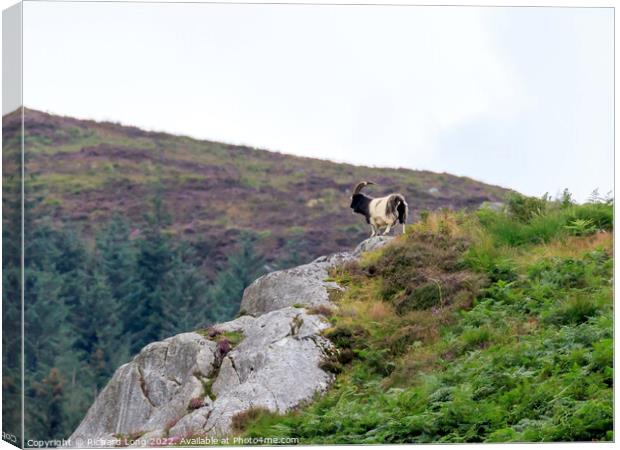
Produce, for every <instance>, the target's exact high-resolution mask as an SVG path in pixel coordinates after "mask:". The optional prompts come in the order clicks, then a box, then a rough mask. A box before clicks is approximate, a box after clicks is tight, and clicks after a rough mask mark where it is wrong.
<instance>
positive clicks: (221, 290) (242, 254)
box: [209, 234, 265, 321]
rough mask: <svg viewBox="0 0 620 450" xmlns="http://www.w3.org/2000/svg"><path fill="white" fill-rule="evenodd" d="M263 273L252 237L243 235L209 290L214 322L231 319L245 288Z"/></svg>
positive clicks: (260, 259)
mask: <svg viewBox="0 0 620 450" xmlns="http://www.w3.org/2000/svg"><path fill="white" fill-rule="evenodd" d="M264 271H265V269H264V259H263V257H262V256H261V255H259V254H257V253H256V252H255V250H254V244H253V241H252V237H251V236H250V235H247V234H246V235H243V236H242V237H241V242H240V248H239V250H238V251H237V253H235V254H233V255H232V256H230V257H229V258H228V261H227V265H226V269H225V270H223V271H222V272H220V273H219V274H218V275H217V277H216V279H215V282H214V284H213V285H212V286H211V288H210V289H209V297H210V299H211V304H212V308H213V318H214V320H215V321H222V320H229V319H231V318H232V317H233V316H234V315H235V314H236V313H237V312H238V311H239V305H240V304H241V299H242V297H243V291H244V290H245V288H246V287H248V286H249V285H250V283H252V282H253V281H254V280H255V279H256V278H257V277H259V276H260V275H262V274H263V273H264Z"/></svg>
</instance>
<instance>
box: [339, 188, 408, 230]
mask: <svg viewBox="0 0 620 450" xmlns="http://www.w3.org/2000/svg"><path fill="white" fill-rule="evenodd" d="M369 184H375V183H373V182H372V181H362V182H361V183H358V185H357V186H355V190H354V191H353V195H352V196H351V209H353V214H355V213H357V214H361V215H363V216H364V217H366V223H368V224H370V227H371V228H372V234H371V235H370V237H373V236H376V235H377V233H378V232H379V230H380V228H382V227H387V228H386V229H385V231H384V232H383V235H384V236H385V235H386V234H388V233H389V232H390V230H391V229H392V227H393V226H394V225H396V223H397V222H399V223H402V224H403V233H404V232H405V222H406V221H407V212H408V207H407V202H406V201H405V197H404V196H403V195H401V194H389V195H386V196H385V197H379V198H373V197H369V196H367V195H364V194H362V193H361V190H362V189H363V188H364V187H366V186H368V185H369Z"/></svg>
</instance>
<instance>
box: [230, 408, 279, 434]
mask: <svg viewBox="0 0 620 450" xmlns="http://www.w3.org/2000/svg"><path fill="white" fill-rule="evenodd" d="M265 414H266V415H269V414H271V412H270V411H269V410H268V409H267V408H263V407H258V406H254V407H252V408H250V409H247V410H245V411H242V412H240V413H237V414H235V415H234V416H233V417H232V422H231V428H232V431H233V433H235V434H239V433H242V432H243V431H245V430H246V428H247V426H248V424H249V423H250V422H253V421H256V420H258V419H259V418H260V417H261V416H263V415H265Z"/></svg>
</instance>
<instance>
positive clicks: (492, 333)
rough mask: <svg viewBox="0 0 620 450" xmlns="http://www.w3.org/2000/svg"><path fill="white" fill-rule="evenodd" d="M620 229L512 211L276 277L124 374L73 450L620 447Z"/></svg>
mask: <svg viewBox="0 0 620 450" xmlns="http://www.w3.org/2000/svg"><path fill="white" fill-rule="evenodd" d="M612 217H613V205H612V203H611V201H596V202H591V203H588V204H585V205H574V204H572V203H571V202H570V199H569V197H568V196H565V197H564V199H563V201H561V202H560V201H555V202H549V201H546V200H538V199H526V198H524V197H519V196H515V197H512V199H511V200H510V201H509V203H508V206H507V208H506V209H505V210H502V211H495V210H489V209H482V210H480V211H477V212H476V213H452V212H447V211H446V212H441V213H433V214H428V215H424V216H423V217H422V218H421V221H420V222H419V223H417V224H415V225H414V226H412V227H410V229H409V231H408V232H407V234H405V235H400V236H398V237H395V238H391V237H375V238H370V239H368V240H366V241H363V242H362V243H360V244H359V245H358V246H357V248H356V249H355V250H353V251H348V252H341V253H337V254H332V255H326V256H323V257H320V258H317V259H316V260H315V261H313V262H311V263H308V264H305V265H302V266H299V267H295V268H291V269H287V270H282V271H276V272H272V273H269V274H267V275H265V276H263V277H261V278H259V279H258V280H256V281H255V282H253V283H252V284H251V285H250V286H249V287H248V289H246V291H245V293H244V297H243V302H242V310H241V311H240V313H239V317H238V318H236V319H235V320H233V321H230V322H226V323H221V324H214V325H212V326H210V327H208V328H203V329H197V330H195V331H194V332H192V333H183V334H180V335H177V336H174V337H171V338H168V339H166V340H164V341H161V342H153V343H151V344H149V345H148V346H146V347H144V348H143V349H142V350H141V351H140V352H139V354H137V355H136V356H135V357H134V358H133V359H132V360H131V361H130V362H129V363H128V364H125V365H123V366H121V367H120V368H119V369H118V370H117V371H116V373H115V374H114V376H113V378H112V380H111V381H110V382H109V383H108V385H107V386H106V387H105V389H103V391H102V392H101V394H100V395H99V396H98V397H97V399H96V400H95V402H94V403H93V405H92V406H91V408H90V409H89V411H88V413H87V414H86V416H85V418H84V420H83V421H82V422H81V424H80V425H79V426H78V427H77V429H76V430H75V432H74V433H73V434H72V436H71V438H70V443H69V445H70V446H83V445H86V446H88V447H91V446H115V447H119V446H128V445H131V446H167V445H175V446H176V445H181V446H192V445H208V444H213V443H220V444H224V445H225V444H231V443H232V444H240V443H246V444H251V443H253V444H276V443H280V444H298V443H301V444H386V443H422V442H426V443H438V442H443V443H445V442H453V443H456V442H514V441H517V442H535V441H538V442H540V441H546V442H549V441H601V440H604V441H611V440H613V309H612V307H613V296H612V268H613V258H612V255H613V253H612V241H613V238H612V233H611V232H612V231H613V218H612ZM171 381H174V382H171Z"/></svg>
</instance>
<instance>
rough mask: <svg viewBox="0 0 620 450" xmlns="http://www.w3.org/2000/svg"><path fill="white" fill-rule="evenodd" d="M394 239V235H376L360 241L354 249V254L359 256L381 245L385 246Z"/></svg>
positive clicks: (356, 256)
mask: <svg viewBox="0 0 620 450" xmlns="http://www.w3.org/2000/svg"><path fill="white" fill-rule="evenodd" d="M392 239H394V236H375V237H371V238H368V239H366V240H365V241H362V242H360V243H359V245H358V246H357V247H355V250H354V251H353V256H354V257H355V258H359V257H360V256H361V254H362V253H363V252H371V251H373V250H377V249H379V248H381V247H385V246H386V245H387V244H389V243H390V241H392Z"/></svg>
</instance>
